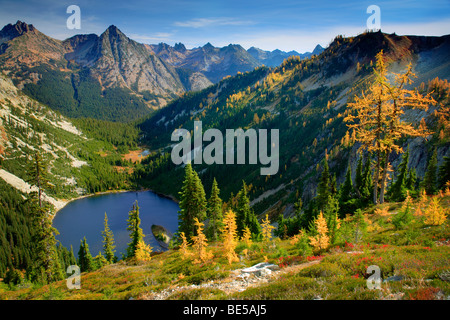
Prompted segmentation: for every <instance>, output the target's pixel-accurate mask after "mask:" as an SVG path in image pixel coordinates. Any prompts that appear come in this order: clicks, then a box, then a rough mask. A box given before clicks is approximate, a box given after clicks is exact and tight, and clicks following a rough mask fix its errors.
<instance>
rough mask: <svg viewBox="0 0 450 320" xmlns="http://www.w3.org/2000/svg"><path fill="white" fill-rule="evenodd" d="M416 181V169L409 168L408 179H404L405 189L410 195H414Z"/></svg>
mask: <svg viewBox="0 0 450 320" xmlns="http://www.w3.org/2000/svg"><path fill="white" fill-rule="evenodd" d="M416 181H417V175H416V169H415V168H411V169H410V170H409V172H408V178H407V179H406V184H405V186H406V189H408V190H410V191H411V193H414V194H415V193H416Z"/></svg>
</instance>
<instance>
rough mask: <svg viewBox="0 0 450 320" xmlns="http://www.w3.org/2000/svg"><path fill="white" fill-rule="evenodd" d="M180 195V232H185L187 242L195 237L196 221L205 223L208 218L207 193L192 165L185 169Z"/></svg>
mask: <svg viewBox="0 0 450 320" xmlns="http://www.w3.org/2000/svg"><path fill="white" fill-rule="evenodd" d="M179 194H180V203H179V206H180V211H178V232H179V233H181V232H184V234H185V236H186V238H187V240H190V239H191V238H192V237H193V236H194V235H195V226H194V219H195V218H197V219H198V220H200V221H203V220H204V219H205V218H206V198H205V191H204V189H203V185H202V182H201V180H200V178H199V177H198V175H197V173H196V172H195V170H193V169H192V165H191V164H190V163H188V164H187V165H186V167H185V175H184V181H183V185H182V187H181V191H180V193H179Z"/></svg>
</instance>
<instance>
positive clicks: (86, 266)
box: [78, 237, 94, 272]
mask: <svg viewBox="0 0 450 320" xmlns="http://www.w3.org/2000/svg"><path fill="white" fill-rule="evenodd" d="M78 263H79V264H80V270H81V272H89V271H92V270H94V258H92V255H91V252H90V251H89V245H88V244H87V241H86V237H83V240H80V249H79V250H78Z"/></svg>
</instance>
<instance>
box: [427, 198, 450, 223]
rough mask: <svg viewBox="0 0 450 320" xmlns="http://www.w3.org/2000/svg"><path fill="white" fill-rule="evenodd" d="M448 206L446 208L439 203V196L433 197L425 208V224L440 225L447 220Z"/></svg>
mask: <svg viewBox="0 0 450 320" xmlns="http://www.w3.org/2000/svg"><path fill="white" fill-rule="evenodd" d="M446 211H447V212H448V208H446V209H444V208H442V206H441V205H440V203H439V198H438V197H433V198H431V201H430V204H429V205H428V207H427V208H426V209H425V212H424V215H425V217H426V219H425V224H428V225H433V226H440V225H442V224H443V223H444V222H445V221H447V212H446Z"/></svg>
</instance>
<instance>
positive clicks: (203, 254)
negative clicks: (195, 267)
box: [192, 217, 213, 263]
mask: <svg viewBox="0 0 450 320" xmlns="http://www.w3.org/2000/svg"><path fill="white" fill-rule="evenodd" d="M194 225H195V227H196V228H197V230H196V235H195V236H193V237H192V241H193V242H194V243H193V248H194V252H195V254H196V256H197V259H195V260H194V263H202V262H206V261H207V260H209V259H211V258H212V257H213V255H212V253H211V252H208V251H207V250H206V248H207V247H208V239H206V236H205V235H204V233H203V226H204V224H203V223H202V222H199V221H198V218H197V217H195V218H194Z"/></svg>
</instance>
